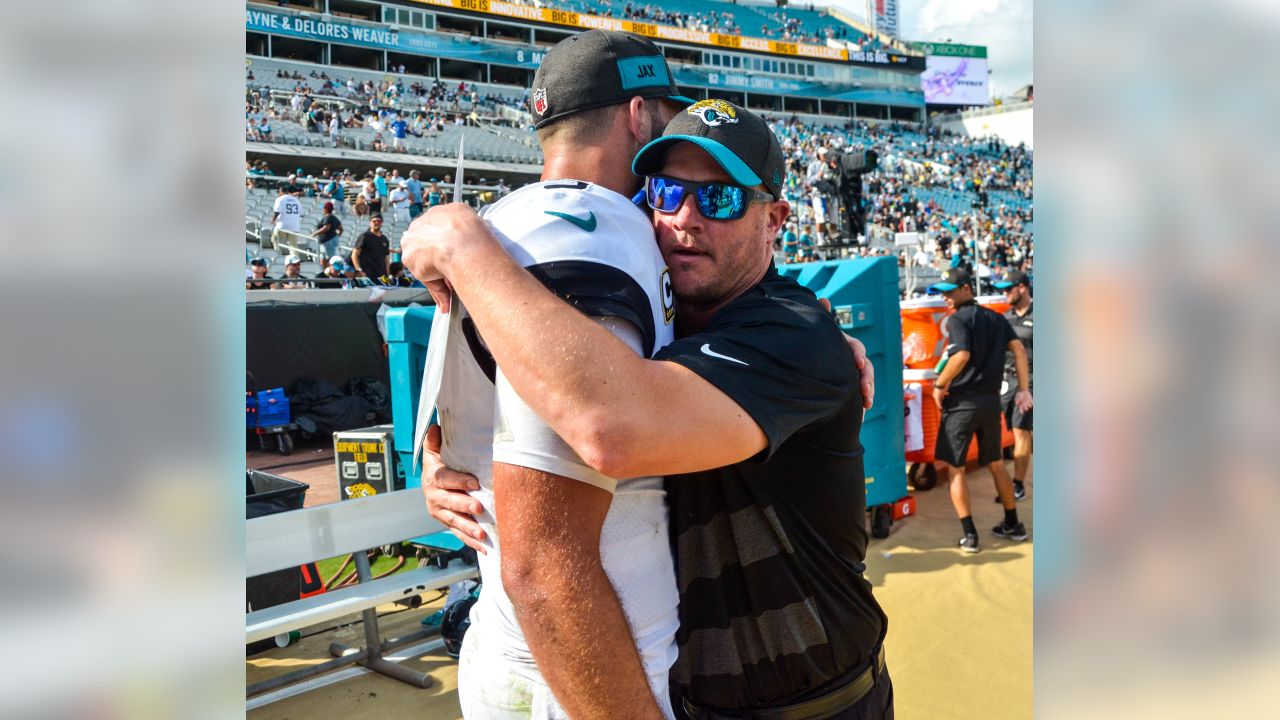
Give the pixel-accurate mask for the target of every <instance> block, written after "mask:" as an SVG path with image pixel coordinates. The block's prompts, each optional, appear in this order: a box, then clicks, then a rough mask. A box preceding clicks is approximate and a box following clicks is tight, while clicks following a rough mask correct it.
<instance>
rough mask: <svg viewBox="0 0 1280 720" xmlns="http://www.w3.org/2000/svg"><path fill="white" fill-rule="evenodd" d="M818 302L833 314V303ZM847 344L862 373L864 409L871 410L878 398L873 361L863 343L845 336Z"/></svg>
mask: <svg viewBox="0 0 1280 720" xmlns="http://www.w3.org/2000/svg"><path fill="white" fill-rule="evenodd" d="M818 302H819V303H821V304H822V307H824V308H826V310H827V312H831V301H830V300H829V299H827V298H818ZM844 339H845V342H847V343H849V349H850V350H852V351H853V364H854V366H856V367H857V368H858V370H859V371H860V372H861V373H862V409H863V410H870V409H871V403H872V401H874V400H875V397H876V369H875V368H874V367H872V366H871V361H870V360H869V359H867V346H866V345H863V344H862V341H861V340H859V339H857V338H855V337H850V336H849V335H845V336H844Z"/></svg>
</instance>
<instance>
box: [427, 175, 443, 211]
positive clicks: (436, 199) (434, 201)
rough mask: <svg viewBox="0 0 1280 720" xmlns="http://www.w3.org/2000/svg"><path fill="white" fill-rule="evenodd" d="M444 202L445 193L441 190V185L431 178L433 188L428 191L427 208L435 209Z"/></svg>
mask: <svg viewBox="0 0 1280 720" xmlns="http://www.w3.org/2000/svg"><path fill="white" fill-rule="evenodd" d="M444 202H445V197H444V192H443V191H441V190H440V183H439V182H437V181H436V179H435V178H431V187H430V189H428V190H427V207H429V208H433V207H435V206H437V205H440V204H443V203H444Z"/></svg>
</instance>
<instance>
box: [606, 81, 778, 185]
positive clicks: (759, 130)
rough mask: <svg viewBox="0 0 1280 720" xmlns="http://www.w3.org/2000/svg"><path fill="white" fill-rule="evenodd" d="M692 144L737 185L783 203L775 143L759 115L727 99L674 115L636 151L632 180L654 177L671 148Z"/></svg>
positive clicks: (700, 101)
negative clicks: (760, 188) (757, 187)
mask: <svg viewBox="0 0 1280 720" xmlns="http://www.w3.org/2000/svg"><path fill="white" fill-rule="evenodd" d="M681 142H691V143H693V144H694V145H697V146H698V147H700V148H702V149H703V150H706V151H707V153H708V154H709V155H711V157H713V158H715V161H716V162H717V163H719V164H720V167H722V168H724V171H725V172H727V173H729V177H731V178H733V181H734V182H736V183H738V184H739V185H745V186H746V187H753V186H755V185H764V186H765V187H766V188H768V189H769V192H770V193H772V194H773V196H774V198H775V199H781V198H782V183H783V180H785V179H786V176H787V163H786V159H785V158H784V157H783V155H782V146H781V145H779V144H778V138H777V137H776V136H775V135H774V134H773V131H772V130H770V129H769V125H768V123H766V122H765V121H764V119H763V118H761V117H760V116H759V115H756V114H755V113H752V112H750V111H749V110H746V109H744V108H741V107H739V106H737V105H734V104H733V103H731V102H727V101H725V100H699V101H698V102H696V103H694V104H693V105H691V106H689V107H687V108H685V109H684V111H683V112H680V113H677V114H676V116H675V117H674V118H671V122H670V123H667V129H666V130H665V131H664V132H663V133H662V137H660V138H658V139H657V140H654V141H653V142H651V143H649V144H648V145H645V146H644V147H642V148H640V152H638V153H636V157H635V160H633V161H632V162H631V172H633V173H635V174H636V175H653V174H655V173H657V172H658V170H659V168H661V167H662V158H663V157H664V156H666V154H667V151H668V150H670V149H671V147H672V146H674V145H676V144H677V143H681Z"/></svg>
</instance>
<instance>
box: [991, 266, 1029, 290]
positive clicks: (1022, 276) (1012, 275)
mask: <svg viewBox="0 0 1280 720" xmlns="http://www.w3.org/2000/svg"><path fill="white" fill-rule="evenodd" d="M1030 284H1031V278H1029V277H1027V274H1026V273H1024V272H1022V271H1021V270H1010V271H1009V272H1007V273H1005V275H1004V277H1002V278H1000V281H999V282H997V283H996V284H995V286H996V288H997V289H999V290H1008V289H1009V288H1011V287H1013V286H1014V285H1030Z"/></svg>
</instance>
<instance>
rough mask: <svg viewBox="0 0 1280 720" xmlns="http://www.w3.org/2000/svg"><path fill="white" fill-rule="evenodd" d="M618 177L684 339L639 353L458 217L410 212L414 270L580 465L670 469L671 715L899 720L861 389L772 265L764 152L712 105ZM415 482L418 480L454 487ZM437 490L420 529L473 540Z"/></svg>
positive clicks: (790, 283)
mask: <svg viewBox="0 0 1280 720" xmlns="http://www.w3.org/2000/svg"><path fill="white" fill-rule="evenodd" d="M632 169H633V170H634V171H635V172H636V174H638V175H643V176H646V185H645V189H646V192H645V197H646V200H647V202H648V204H649V206H650V208H652V209H653V210H654V218H653V219H654V225H655V228H656V235H657V241H658V247H659V249H660V250H661V251H662V255H663V258H664V259H665V260H666V261H667V264H668V266H669V269H670V273H671V285H672V292H673V295H674V297H675V314H676V330H677V333H676V335H677V338H679V339H677V340H676V341H675V342H674V343H672V344H671V345H668V346H667V347H666V348H664V349H662V350H660V351H659V352H658V353H657V354H656V355H655V356H654V358H652V359H645V358H642V357H638V356H637V355H636V354H635V353H634V352H633V351H631V350H630V349H629V348H627V346H625V345H624V344H623V343H622V342H620V341H619V340H618V339H617V338H616V337H615V336H614V335H613V334H612V333H611V332H610V331H608V330H607V329H605V328H603V327H601V326H600V325H599V324H598V323H596V322H595V321H593V320H592V319H590V318H588V317H586V316H585V315H583V314H581V313H579V312H577V311H576V310H574V309H573V308H572V307H570V306H569V305H567V304H566V303H564V302H561V301H560V300H558V299H557V298H555V297H554V296H552V295H551V294H550V293H548V292H546V290H545V289H544V288H542V287H541V285H540V284H539V283H538V282H537V281H536V280H534V279H533V278H532V277H531V276H529V275H528V273H527V272H525V271H524V270H523V269H521V268H520V267H519V266H517V265H516V264H515V263H514V262H513V261H512V260H511V259H510V258H509V257H507V256H506V254H505V253H504V252H503V251H502V248H501V246H500V245H498V243H497V242H496V240H494V239H493V238H492V237H491V236H489V234H488V231H487V230H486V228H485V227H484V225H483V224H482V223H479V222H478V221H477V220H476V218H475V216H474V214H473V213H470V212H469V211H467V210H466V209H465V208H456V209H454V210H448V209H446V210H445V211H444V212H438V211H432V212H429V213H428V214H427V215H426V216H425V222H424V218H419V220H418V221H417V222H416V223H415V224H414V226H413V227H412V228H411V229H410V232H409V233H408V234H407V235H406V239H405V240H404V241H402V247H404V248H405V250H406V256H405V257H406V263H407V265H408V266H409V268H410V269H411V270H412V271H413V273H414V275H415V276H417V277H428V278H432V277H439V276H441V275H444V276H445V277H447V278H448V279H449V280H450V281H451V282H452V284H453V287H454V289H455V291H456V292H457V293H458V296H459V297H460V298H461V299H462V301H463V302H465V303H466V305H467V309H468V310H469V311H470V313H471V317H472V319H473V320H474V321H475V323H476V326H477V329H478V330H479V331H480V333H481V334H482V335H483V336H484V338H485V342H486V344H487V345H488V347H489V349H490V350H491V352H492V354H493V355H494V357H495V359H496V360H497V362H498V364H499V366H501V367H502V368H503V369H504V374H505V375H506V376H507V378H508V380H509V381H510V382H511V384H512V386H513V387H514V388H515V389H516V391H517V392H518V393H520V395H521V397H523V398H526V401H527V402H528V403H529V405H530V407H531V408H532V409H533V410H534V411H536V412H537V413H538V415H539V416H541V417H542V418H544V419H545V420H546V421H547V423H548V424H549V425H550V426H551V427H552V429H554V430H555V431H556V433H557V434H558V435H559V436H560V437H561V438H562V439H563V440H565V441H566V442H567V443H568V444H569V445H570V447H572V448H573V449H574V451H575V452H577V453H578V455H579V457H581V458H582V459H583V460H584V461H585V462H587V463H588V464H590V465H591V466H592V467H594V468H595V469H597V470H598V471H599V472H601V473H603V474H604V475H607V476H609V477H614V478H632V477H640V476H646V475H658V474H661V475H666V476H667V492H668V502H669V504H670V508H671V523H670V525H671V531H672V534H673V536H674V538H673V540H674V542H673V544H674V546H675V551H676V572H677V580H678V584H679V588H680V628H679V630H678V633H677V636H676V639H677V643H678V645H679V656H678V658H677V660H676V665H675V666H674V667H673V668H672V671H671V686H672V692H673V693H674V695H675V697H676V699H677V700H678V702H677V703H675V704H676V707H677V712H678V713H679V714H680V715H681V716H682V717H684V716H687V717H692V718H699V719H707V720H712V719H717V718H731V717H732V718H737V717H756V718H789V719H792V720H818V719H820V718H821V719H831V718H835V719H852V718H892V717H893V692H892V683H891V681H890V678H889V673H888V671H887V669H886V668H885V664H884V653H883V645H882V642H883V639H884V637H885V631H886V629H887V626H888V622H887V619H886V618H885V615H884V612H883V611H882V610H881V608H880V606H879V604H878V603H877V602H876V600H875V598H874V597H873V596H872V593H871V586H870V583H868V582H867V580H866V579H865V578H864V577H863V575H862V572H863V570H864V565H863V560H864V559H865V556H866V548H867V533H866V530H865V529H864V524H865V523H864V517H865V516H864V511H865V506H866V489H865V488H866V486H865V478H864V475H863V465H862V454H863V450H862V446H861V444H860V442H859V439H858V433H859V430H860V427H861V417H862V409H863V407H864V396H863V391H862V390H861V387H860V382H861V380H862V376H861V373H860V372H859V370H858V368H857V367H856V365H855V361H854V355H853V353H852V352H851V351H850V349H849V347H848V345H847V344H846V342H845V338H844V335H843V333H841V331H840V329H839V327H838V326H837V325H836V323H835V321H834V320H833V319H832V318H831V316H830V315H829V314H828V313H827V312H826V311H825V310H824V309H823V308H822V306H821V305H820V304H819V302H818V300H817V298H816V297H815V296H814V294H813V293H812V292H811V291H810V290H808V289H807V288H804V287H802V286H800V285H799V284H797V283H796V282H795V281H794V280H792V279H790V278H785V277H782V276H781V275H779V274H778V272H777V270H776V269H775V268H774V266H773V262H772V249H773V240H774V238H775V237H776V236H777V234H778V232H779V231H780V229H781V228H782V226H783V224H784V222H785V221H786V219H787V216H788V214H789V212H790V208H789V206H788V204H787V202H786V201H785V200H782V199H781V191H782V184H783V178H784V177H785V173H786V169H785V164H784V159H783V155H782V151H781V148H780V147H779V144H778V141H777V139H776V138H775V137H774V135H773V133H772V132H771V131H770V130H769V128H768V126H767V125H766V124H765V122H764V121H763V120H762V119H760V118H759V117H758V116H756V115H754V114H752V113H750V112H748V111H747V110H744V109H743V108H740V107H738V106H736V105H732V104H730V103H727V102H724V101H721V100H704V101H702V102H699V103H696V104H694V105H693V106H692V107H690V108H688V109H687V110H683V111H681V112H679V113H677V114H676V116H675V118H674V119H672V121H671V122H670V124H668V125H667V128H666V130H665V132H664V133H663V136H662V137H661V138H659V139H657V140H654V141H653V142H651V143H649V144H648V145H646V146H645V147H644V148H643V149H641V151H640V152H639V153H638V154H637V155H636V158H635V161H634V162H633V165H632ZM419 233H422V234H419ZM546 338H554V341H553V342H552V343H551V344H550V345H549V344H548V343H547V342H544V341H540V339H541V340H545V339H546ZM535 388H536V389H535ZM424 468H425V469H424V475H423V478H424V486H426V485H430V484H435V486H436V487H437V488H438V487H458V486H457V485H446V484H442V483H440V482H439V481H438V477H439V476H438V475H436V474H433V472H431V468H429V467H425V465H424ZM447 472H448V471H447V470H445V473H447ZM443 494H444V495H448V493H443ZM440 495H441V493H438V492H436V491H430V492H428V501H429V503H432V505H431V511H432V514H433V516H435V517H436V518H437V519H442V521H443V522H445V524H446V525H449V526H451V527H453V528H455V529H456V530H460V531H463V532H464V533H468V532H478V530H479V528H478V526H476V525H475V524H474V523H472V522H470V518H467V517H465V515H459V514H457V513H459V512H461V513H467V512H474V508H475V507H476V506H475V505H470V504H468V503H467V500H470V498H466V499H462V500H461V501H459V502H456V503H455V502H453V501H451V499H450V497H444V498H441V497H440ZM453 500H459V499H457V498H453ZM437 501H439V504H436V503H437ZM474 537H476V536H475V535H474V534H472V535H470V536H469V537H468V539H470V538H474ZM638 715H639V712H637V716H638Z"/></svg>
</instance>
